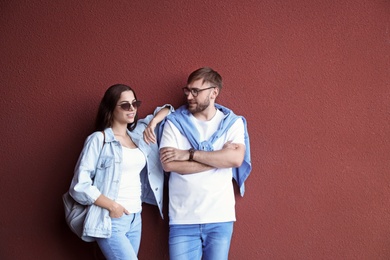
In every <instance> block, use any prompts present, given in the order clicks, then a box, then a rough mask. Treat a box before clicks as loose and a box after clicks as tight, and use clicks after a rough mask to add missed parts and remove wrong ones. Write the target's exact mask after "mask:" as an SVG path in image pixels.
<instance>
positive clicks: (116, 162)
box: [69, 105, 173, 238]
mask: <svg viewBox="0 0 390 260" xmlns="http://www.w3.org/2000/svg"><path fill="white" fill-rule="evenodd" d="M163 107H170V112H173V108H172V106H170V105H164V106H163ZM161 108H162V107H158V108H157V109H156V110H155V111H154V115H155V114H156V113H157V112H158V111H159V110H160V109H161ZM152 118H153V115H148V116H147V117H146V118H145V119H140V120H138V123H137V127H136V128H135V129H134V130H133V131H131V132H130V131H127V133H128V135H130V137H131V139H132V140H133V141H134V143H135V144H136V145H137V146H138V148H139V149H140V150H141V151H142V152H143V154H144V155H145V158H146V166H145V167H144V169H143V170H142V171H141V183H142V201H143V202H146V203H148V204H152V205H157V206H158V208H159V210H160V215H161V217H163V213H162V205H163V185H164V172H163V168H162V165H161V162H160V156H159V151H158V146H157V144H149V145H148V144H146V143H145V141H144V140H143V131H144V129H145V128H146V126H147V125H148V123H149V122H150V120H151V119H152ZM164 121H165V120H164ZM158 129H159V127H158V126H157V127H156V129H155V130H156V131H158ZM104 133H105V137H104V136H103V134H102V132H94V133H92V134H91V135H90V136H88V137H87V139H86V141H85V143H84V147H83V150H82V152H81V154H80V157H79V160H78V162H77V164H76V167H75V172H74V177H73V179H72V183H71V186H70V189H69V193H70V195H71V196H72V197H73V198H74V199H75V200H76V201H77V202H79V203H80V204H83V205H89V210H88V214H87V216H86V219H85V222H84V233H83V236H87V237H99V238H108V237H110V236H111V218H110V216H109V211H108V210H107V209H104V208H101V207H99V206H96V205H95V204H93V203H94V202H95V200H96V199H97V198H98V197H99V196H100V195H101V194H104V195H105V196H107V197H108V198H110V199H112V200H116V198H117V196H118V190H119V181H120V179H121V173H122V171H121V169H122V160H123V158H122V146H121V144H120V143H119V141H117V140H116V139H115V137H114V133H113V131H112V129H111V128H107V129H105V130H104ZM156 136H159V133H156ZM103 140H105V141H104V144H103Z"/></svg>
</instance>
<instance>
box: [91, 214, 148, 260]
mask: <svg viewBox="0 0 390 260" xmlns="http://www.w3.org/2000/svg"><path fill="white" fill-rule="evenodd" d="M111 223H112V234H111V237H110V238H97V239H96V242H97V243H98V245H99V247H100V250H101V251H102V253H103V254H104V256H105V257H106V259H108V260H113V259H115V260H119V259H125V260H133V259H137V254H138V249H139V245H140V243H141V228H142V220H141V212H139V213H135V214H129V215H126V214H123V216H122V217H120V218H112V219H111Z"/></svg>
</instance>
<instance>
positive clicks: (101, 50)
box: [0, 0, 390, 260]
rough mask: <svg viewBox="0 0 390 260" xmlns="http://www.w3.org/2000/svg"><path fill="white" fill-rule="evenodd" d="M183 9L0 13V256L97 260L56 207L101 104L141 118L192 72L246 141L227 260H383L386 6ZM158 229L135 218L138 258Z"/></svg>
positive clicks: (59, 5) (116, 4)
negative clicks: (132, 100)
mask: <svg viewBox="0 0 390 260" xmlns="http://www.w3.org/2000/svg"><path fill="white" fill-rule="evenodd" d="M187 2H188V3H187ZM187 2H186V1H180V0H169V1H150V0H146V1H74V0H69V1H58V0H52V1H45V0H41V1H38V0H36V1H21V0H14V1H8V0H5V1H4V0H3V1H1V3H0V12H1V15H0V68H1V73H0V84H1V89H0V93H1V95H0V109H1V114H0V119H1V122H2V127H1V130H0V131H1V137H2V138H1V141H0V143H1V148H2V157H1V165H2V170H1V174H0V185H1V189H0V202H1V203H0V205H1V214H0V241H1V242H0V259H94V258H99V252H98V250H96V245H95V244H88V243H84V242H82V241H80V240H79V239H78V238H77V237H76V236H74V235H73V234H72V233H71V232H70V231H69V229H68V228H67V226H66V224H65V221H64V216H63V209H62V201H61V195H62V194H63V193H64V192H65V191H66V190H67V188H68V186H69V184H70V180H71V177H72V175H73V168H74V165H75V163H76V160H77V157H78V155H79V153H80V150H81V148H82V144H83V142H84V140H85V138H86V136H87V135H88V134H89V133H91V131H92V130H93V122H94V118H95V114H96V111H97V107H98V104H99V101H100V99H101V97H102V95H103V93H104V91H105V90H106V88H107V87H109V86H110V85H112V84H115V83H125V84H129V85H131V86H132V87H134V89H135V90H136V91H137V95H138V98H139V99H141V100H142V101H143V105H142V107H141V109H140V114H141V116H144V115H146V114H148V113H151V112H152V111H153V109H154V108H155V107H156V106H157V105H161V104H164V103H171V104H173V105H174V106H176V107H177V106H179V105H181V104H182V102H183V97H182V94H181V90H180V88H181V87H182V86H183V85H184V84H185V81H186V78H187V76H188V74H189V73H190V72H192V71H193V70H195V69H197V68H199V67H201V66H205V65H207V66H211V67H213V68H214V69H216V70H217V71H219V72H220V73H221V75H222V77H223V79H224V89H223V91H222V93H221V96H220V98H219V102H220V103H222V104H224V105H226V106H228V107H230V108H232V109H233V110H234V111H235V112H236V113H237V114H241V115H244V116H245V117H246V119H247V121H248V127H249V133H250V136H251V151H252V161H253V171H252V174H251V176H250V177H249V179H248V182H247V185H246V193H245V196H244V197H243V198H241V197H239V196H237V203H236V209H237V219H238V221H237V222H236V224H235V230H234V236H233V240H232V246H231V251H230V259H237V260H241V259H254V260H255V259H256V260H257V259H389V258H390V221H389V219H390V199H389V198H390V188H389V183H390V174H389V173H390V142H389V140H390V59H389V58H390V57H389V54H390V2H389V1H385V0H372V1H364V0H346V1H339V0H337V1H336V0H329V1H318V0H301V1H274V0H272V1H271V0H265V1H257V0H248V1H236V0H234V1H233V0H227V1H222V0H203V1H187ZM165 201H166V200H165ZM165 214H166V212H165ZM167 225H168V224H167V218H166V219H165V220H161V219H160V218H159V216H158V212H157V209H156V208H155V207H153V206H147V205H145V207H144V210H143V240H142V243H141V250H140V254H139V258H140V259H168V249H167V236H168V226H167Z"/></svg>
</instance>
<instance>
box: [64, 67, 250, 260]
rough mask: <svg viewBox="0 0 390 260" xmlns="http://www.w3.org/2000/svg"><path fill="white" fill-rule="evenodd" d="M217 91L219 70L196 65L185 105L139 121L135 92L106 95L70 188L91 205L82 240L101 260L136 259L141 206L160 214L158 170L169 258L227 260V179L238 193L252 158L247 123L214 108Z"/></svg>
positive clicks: (230, 209) (231, 201) (230, 216)
mask: <svg viewBox="0 0 390 260" xmlns="http://www.w3.org/2000/svg"><path fill="white" fill-rule="evenodd" d="M221 89H222V78H221V76H220V75H219V74H218V72H216V71H214V70H213V69H211V68H208V67H204V68H200V69H198V70H196V71H194V72H192V73H191V74H190V76H189V77H188V80H187V85H186V87H184V88H183V92H184V95H185V96H186V98H187V104H186V105H184V106H182V107H180V108H179V109H177V110H176V111H174V109H173V108H172V106H170V105H164V106H163V107H158V108H157V109H156V110H155V112H154V114H153V115H148V116H147V117H146V118H144V119H138V116H137V109H138V108H139V106H140V105H141V101H139V100H138V99H137V96H136V94H135V92H134V90H133V89H131V88H130V87H129V86H126V85H122V84H117V85H113V86H111V87H110V88H108V89H107V91H106V92H105V94H104V96H103V99H102V101H101V103H100V106H99V110H98V113H97V117H96V131H95V132H94V133H92V134H91V135H90V136H89V137H88V138H87V139H86V141H85V144H84V148H83V150H82V152H81V155H80V157H79V160H78V162H77V165H76V167H75V173H74V177H73V179H72V183H71V186H70V189H69V191H70V194H71V196H72V197H73V198H74V199H75V200H76V201H78V202H79V203H81V204H85V205H90V207H89V212H88V214H87V217H86V220H85V223H84V234H83V235H84V236H89V237H93V238H95V240H96V242H97V243H98V245H99V247H100V249H101V251H102V252H103V254H104V256H105V257H106V258H107V259H137V254H138V249H139V245H140V241H141V226H142V224H141V223H142V221H141V210H142V202H146V203H149V204H153V205H157V206H158V208H159V210H160V214H161V216H162V204H163V203H162V200H163V198H162V195H163V183H164V171H165V172H169V173H170V174H169V254H170V259H172V260H176V259H177V260H183V259H196V260H198V259H212V260H214V259H218V260H219V259H228V253H229V248H230V240H231V237H232V232H233V223H234V221H235V220H236V217H235V198H234V189H233V184H232V178H234V179H235V180H236V181H237V183H238V186H239V188H240V192H241V195H243V194H244V181H245V180H246V178H247V177H248V176H249V173H250V171H251V162H250V151H249V137H248V132H247V127H246V121H245V119H244V118H243V117H242V116H237V115H235V114H234V113H233V112H232V111H231V110H230V109H228V108H226V107H223V106H221V105H219V104H217V103H215V101H216V98H217V96H218V95H219V94H220V91H221ZM157 137H159V138H157ZM160 137H161V138H160ZM157 139H159V140H157ZM157 143H159V146H158V145H157Z"/></svg>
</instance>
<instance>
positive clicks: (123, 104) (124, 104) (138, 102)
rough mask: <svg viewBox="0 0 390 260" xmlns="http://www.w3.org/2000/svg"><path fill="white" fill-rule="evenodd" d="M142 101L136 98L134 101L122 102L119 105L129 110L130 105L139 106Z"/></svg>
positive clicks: (135, 107)
mask: <svg viewBox="0 0 390 260" xmlns="http://www.w3.org/2000/svg"><path fill="white" fill-rule="evenodd" d="M141 103H142V102H141V101H140V100H136V101H133V102H132V103H129V102H126V103H122V104H120V105H118V107H121V108H122V109H123V110H126V111H129V110H130V107H133V108H134V109H137V108H139V107H140V106H141Z"/></svg>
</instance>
